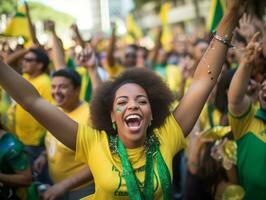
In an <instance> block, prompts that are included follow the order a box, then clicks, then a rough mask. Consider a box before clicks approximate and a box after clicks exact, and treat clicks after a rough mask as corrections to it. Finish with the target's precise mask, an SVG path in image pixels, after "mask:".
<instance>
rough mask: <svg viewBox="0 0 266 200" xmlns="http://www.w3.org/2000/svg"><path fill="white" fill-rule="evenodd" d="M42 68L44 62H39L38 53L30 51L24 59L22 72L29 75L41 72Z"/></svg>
mask: <svg viewBox="0 0 266 200" xmlns="http://www.w3.org/2000/svg"><path fill="white" fill-rule="evenodd" d="M41 69H42V64H41V63H39V62H37V60H36V55H35V54H34V53H32V52H28V53H27V54H26V55H25V56H24V58H23V61H22V72H23V73H27V74H29V75H34V74H36V73H39V72H40V71H41Z"/></svg>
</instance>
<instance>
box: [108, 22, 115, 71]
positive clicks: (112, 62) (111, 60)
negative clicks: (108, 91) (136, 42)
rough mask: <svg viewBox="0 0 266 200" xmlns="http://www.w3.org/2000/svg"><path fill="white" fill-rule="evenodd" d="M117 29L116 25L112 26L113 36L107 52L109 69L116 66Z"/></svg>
mask: <svg viewBox="0 0 266 200" xmlns="http://www.w3.org/2000/svg"><path fill="white" fill-rule="evenodd" d="M115 34H116V28H115V25H113V26H112V35H111V37H110V39H109V45H108V50H107V63H108V66H109V67H113V66H114V65H115V57H114V53H115V44H116V35H115Z"/></svg>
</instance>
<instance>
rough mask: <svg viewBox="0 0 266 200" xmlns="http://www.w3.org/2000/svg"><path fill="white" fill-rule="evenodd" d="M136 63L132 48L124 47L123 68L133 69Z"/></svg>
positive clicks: (135, 55) (135, 53) (135, 54)
mask: <svg viewBox="0 0 266 200" xmlns="http://www.w3.org/2000/svg"><path fill="white" fill-rule="evenodd" d="M136 63H137V52H136V51H135V49H134V48H132V47H129V46H128V47H126V49H125V58H124V66H125V67H135V66H136Z"/></svg>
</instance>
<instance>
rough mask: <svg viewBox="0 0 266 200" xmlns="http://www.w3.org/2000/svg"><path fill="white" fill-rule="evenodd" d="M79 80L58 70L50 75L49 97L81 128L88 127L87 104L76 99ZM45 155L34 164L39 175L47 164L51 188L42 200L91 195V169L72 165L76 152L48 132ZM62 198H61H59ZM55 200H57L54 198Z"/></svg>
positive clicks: (74, 74)
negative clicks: (51, 76)
mask: <svg viewBox="0 0 266 200" xmlns="http://www.w3.org/2000/svg"><path fill="white" fill-rule="evenodd" d="M80 87H81V77H80V75H79V74H78V73H77V72H76V71H75V70H71V69H61V70H58V71H56V72H54V74H53V78H52V97H53V99H54V101H55V103H56V105H57V106H58V107H60V109H62V110H63V111H64V112H65V113H66V114H67V115H68V116H69V117H70V118H72V119H74V120H75V121H77V122H79V123H81V124H85V125H87V124H89V104H88V103H87V102H85V101H81V100H80V98H79V95H80ZM45 146H46V151H44V152H43V153H42V154H41V156H40V157H39V158H38V159H37V160H36V162H35V165H34V167H35V169H36V170H37V171H39V172H40V171H41V170H42V167H43V165H44V164H45V163H46V158H47V162H48V166H49V175H50V177H51V179H52V181H53V182H54V185H53V186H52V187H50V188H48V190H47V191H46V192H45V193H44V195H43V196H44V199H50V198H57V197H59V196H61V197H60V198H59V199H64V200H66V199H67V200H71V199H73V200H74V199H80V198H82V197H84V196H87V195H89V194H91V193H93V192H94V186H93V185H92V184H90V186H89V182H88V180H91V179H92V175H91V172H90V169H89V168H88V167H86V165H85V164H84V163H82V162H79V161H75V152H74V151H73V150H71V149H69V148H68V147H66V146H65V145H64V144H62V143H61V142H60V141H58V140H57V139H56V138H55V137H54V136H53V135H52V134H50V133H49V132H48V133H47V135H46V137H45ZM62 195H63V196H62ZM57 199H58V198H57Z"/></svg>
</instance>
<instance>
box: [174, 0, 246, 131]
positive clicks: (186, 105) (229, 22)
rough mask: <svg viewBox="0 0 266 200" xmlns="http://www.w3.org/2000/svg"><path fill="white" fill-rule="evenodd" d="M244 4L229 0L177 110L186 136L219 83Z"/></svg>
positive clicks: (243, 1) (177, 116)
mask: <svg viewBox="0 0 266 200" xmlns="http://www.w3.org/2000/svg"><path fill="white" fill-rule="evenodd" d="M245 5H246V0H231V1H228V6H227V11H226V13H225V14H224V16H223V18H222V20H221V22H220V24H219V26H218V28H217V32H216V34H215V35H214V37H213V39H212V41H211V42H210V44H209V47H208V49H207V51H206V52H205V54H204V55H203V57H202V59H201V61H200V62H199V64H198V66H197V69H196V71H195V73H194V77H193V80H192V83H191V85H190V87H189V89H188V91H187V93H186V94H185V96H184V97H183V98H182V100H181V102H180V104H179V105H178V107H177V108H176V109H175V111H174V116H175V119H176V121H177V122H178V124H180V126H181V128H182V130H183V132H184V135H185V136H186V135H187V134H189V133H190V131H191V129H192V128H193V126H194V124H195V123H196V121H197V119H198V117H199V115H200V112H201V110H202V108H203V106H204V104H205V102H206V101H207V99H208V97H209V94H210V93H211V91H212V89H213V87H214V86H215V84H216V82H217V79H218V77H219V75H220V72H221V69H222V66H223V64H224V61H225V58H226V54H227V50H228V48H229V47H230V46H231V45H230V41H231V38H232V35H233V31H234V29H235V27H236V26H237V24H238V20H239V18H240V17H241V16H242V14H243V12H244V10H245V7H246V6H245ZM191 111H193V112H191ZM187 113H190V114H189V115H188V114H187Z"/></svg>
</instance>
